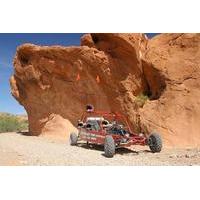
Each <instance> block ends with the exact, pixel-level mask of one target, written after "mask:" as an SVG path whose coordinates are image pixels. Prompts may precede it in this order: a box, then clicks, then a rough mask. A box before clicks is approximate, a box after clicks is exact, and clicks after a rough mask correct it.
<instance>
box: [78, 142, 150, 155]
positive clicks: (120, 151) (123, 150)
mask: <svg viewBox="0 0 200 200" xmlns="http://www.w3.org/2000/svg"><path fill="white" fill-rule="evenodd" d="M77 147H81V148H84V149H94V150H97V151H102V155H103V156H105V154H104V153H103V152H104V147H103V146H102V145H96V144H86V143H81V144H78V145H77ZM115 153H116V154H120V155H124V154H133V155H134V154H135V155H139V154H140V153H143V154H144V153H145V154H146V153H151V151H150V150H138V151H136V150H132V149H128V148H117V149H116V150H115Z"/></svg>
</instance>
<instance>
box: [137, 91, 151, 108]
mask: <svg viewBox="0 0 200 200" xmlns="http://www.w3.org/2000/svg"><path fill="white" fill-rule="evenodd" d="M148 99H149V97H148V96H147V95H145V94H143V93H141V94H139V95H137V96H136V99H135V103H136V105H137V106H138V107H140V108H142V107H143V106H144V104H145V102H146V101H147V100H148Z"/></svg>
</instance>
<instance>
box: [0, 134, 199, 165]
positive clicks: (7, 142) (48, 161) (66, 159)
mask: <svg viewBox="0 0 200 200" xmlns="http://www.w3.org/2000/svg"><path fill="white" fill-rule="evenodd" d="M0 165H1V166H5V165H6V166H7V165H8V166H18V165H78V166H80V165H89V166H91V165H105V166H107V165H200V148H195V149H166V148H164V149H163V150H162V152H161V153H151V152H150V151H149V149H148V147H138V146H137V147H134V148H133V149H118V150H117V152H116V155H115V156H114V157H113V158H106V157H105V156H104V152H103V148H102V147H99V146H93V147H92V146H89V147H88V146H87V145H85V144H79V145H78V146H70V145H69V142H68V141H62V140H58V139H50V138H45V137H34V136H25V135H21V134H17V133H1V134H0Z"/></svg>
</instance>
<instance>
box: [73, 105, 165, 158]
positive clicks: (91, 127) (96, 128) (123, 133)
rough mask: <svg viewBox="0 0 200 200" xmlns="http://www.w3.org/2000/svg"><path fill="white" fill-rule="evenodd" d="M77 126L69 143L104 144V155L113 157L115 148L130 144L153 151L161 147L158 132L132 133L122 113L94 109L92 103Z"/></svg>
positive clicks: (159, 149) (158, 150) (157, 150)
mask: <svg viewBox="0 0 200 200" xmlns="http://www.w3.org/2000/svg"><path fill="white" fill-rule="evenodd" d="M77 128H78V135H77V134H75V133H71V134H70V144H71V145H77V144H78V141H85V142H87V144H98V145H104V152H105V156H106V157H113V156H114V154H115V149H116V148H121V147H129V146H131V145H148V146H149V148H150V150H151V151H152V152H153V153H155V152H160V151H161V149H162V140H161V137H160V136H159V134H157V133H152V134H150V135H149V136H146V135H144V134H142V133H134V132H132V131H131V129H130V126H129V124H128V121H127V120H126V118H125V117H124V116H123V115H122V114H120V113H116V112H114V113H111V112H102V111H94V108H93V106H92V105H87V107H86V112H85V113H84V114H83V115H82V117H81V119H80V120H79V121H78V125H77Z"/></svg>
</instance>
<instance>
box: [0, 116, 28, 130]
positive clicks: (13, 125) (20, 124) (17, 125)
mask: <svg viewBox="0 0 200 200" xmlns="http://www.w3.org/2000/svg"><path fill="white" fill-rule="evenodd" d="M27 129H28V122H27V120H22V119H19V118H18V117H17V116H15V115H11V114H0V133H3V132H16V131H23V130H27Z"/></svg>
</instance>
